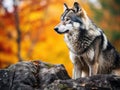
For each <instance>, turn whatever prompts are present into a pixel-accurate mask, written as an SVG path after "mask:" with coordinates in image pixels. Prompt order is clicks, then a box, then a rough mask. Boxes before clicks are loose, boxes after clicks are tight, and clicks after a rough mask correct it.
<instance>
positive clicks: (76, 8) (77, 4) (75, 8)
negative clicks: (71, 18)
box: [73, 2, 81, 13]
mask: <svg viewBox="0 0 120 90" xmlns="http://www.w3.org/2000/svg"><path fill="white" fill-rule="evenodd" d="M73 9H74V10H75V13H77V12H78V11H79V10H80V9H81V7H80V6H79V3H78V2H74V6H73Z"/></svg>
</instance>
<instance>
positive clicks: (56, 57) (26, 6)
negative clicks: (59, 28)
mask: <svg viewBox="0 0 120 90" xmlns="http://www.w3.org/2000/svg"><path fill="white" fill-rule="evenodd" d="M13 1H14V2H15V1H19V2H18V3H17V5H13V11H12V12H9V11H8V10H7V8H5V7H4V5H3V3H2V2H3V0H0V68H5V67H7V66H8V65H10V64H13V63H16V62H18V61H19V58H18V56H19V55H20V58H21V59H22V60H36V59H38V60H42V61H46V62H50V63H53V64H64V65H65V67H66V69H67V70H68V71H69V74H70V75H71V73H72V63H71V61H70V59H69V52H68V48H67V47H66V44H65V42H64V40H63V35H58V34H57V33H56V32H55V31H54V30H53V28H54V26H55V25H56V24H58V23H59V21H60V15H61V14H62V12H63V3H67V4H68V5H69V6H72V4H73V2H74V0H73V2H72V0H60V1H58V0H13ZM78 2H79V3H80V4H81V6H83V7H84V9H85V10H86V11H87V13H88V15H89V16H90V17H92V18H93V19H94V20H96V23H98V24H99V25H101V26H102V27H103V28H105V29H106V28H107V29H108V28H109V25H108V22H107V23H105V21H104V20H101V21H97V19H96V18H94V16H97V15H95V14H94V13H95V10H96V9H95V8H93V7H92V6H91V4H88V3H89V2H87V0H85V1H84V0H81V1H79V0H78ZM14 4H15V3H14ZM90 7H92V9H91V8H90ZM115 8H117V7H115ZM93 9H94V11H93ZM101 10H102V9H101ZM96 11H97V10H96ZM102 11H103V10H102ZM93 12H94V13H93ZM104 12H105V11H104ZM96 13H97V12H96ZM98 13H100V12H98ZM104 14H105V15H104V17H103V18H105V19H106V21H107V20H109V21H110V18H111V16H109V12H108V11H107V12H105V13H104ZM119 15H120V14H119ZM119 15H118V16H117V17H116V20H117V21H118V22H120V16H119ZM16 16H17V17H16ZM17 19H18V20H17ZM113 20H114V19H112V21H113ZM119 24H120V23H119ZM114 25H115V23H114ZM113 27H114V26H111V31H112V30H113V29H114V28H113ZM112 28H113V29H112ZM115 28H116V31H117V32H119V28H120V25H119V26H117V25H115ZM18 29H19V31H20V33H18V31H17V30H18ZM108 35H110V34H108ZM117 35H118V33H117ZM18 36H20V37H19V38H18ZM109 37H110V39H111V36H109ZM118 37H119V35H118ZM19 39H20V43H18V42H19ZM117 40H118V41H119V40H120V39H119V38H117ZM117 40H116V41H117ZM116 41H115V40H114V43H115V44H116ZM119 45H120V44H119ZM19 46H20V48H18V47H19ZM19 49H20V50H19ZM119 50H120V48H119Z"/></svg>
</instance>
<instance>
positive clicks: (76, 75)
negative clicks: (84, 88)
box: [72, 63, 82, 79]
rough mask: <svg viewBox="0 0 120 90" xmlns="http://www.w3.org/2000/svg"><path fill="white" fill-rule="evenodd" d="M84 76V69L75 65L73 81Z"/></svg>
mask: <svg viewBox="0 0 120 90" xmlns="http://www.w3.org/2000/svg"><path fill="white" fill-rule="evenodd" d="M81 75H82V68H81V67H80V66H79V64H78V63H76V64H74V68H73V76H72V78H73V79H77V78H80V77H81Z"/></svg>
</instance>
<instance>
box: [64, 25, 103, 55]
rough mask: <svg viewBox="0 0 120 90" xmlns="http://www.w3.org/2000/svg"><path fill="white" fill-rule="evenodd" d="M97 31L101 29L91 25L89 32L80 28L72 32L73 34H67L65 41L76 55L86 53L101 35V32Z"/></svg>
mask: <svg viewBox="0 0 120 90" xmlns="http://www.w3.org/2000/svg"><path fill="white" fill-rule="evenodd" d="M96 29H99V28H97V27H96V26H95V25H94V24H92V25H89V28H88V30H86V29H81V28H80V30H72V32H69V33H67V34H65V41H66V43H67V46H68V48H69V49H70V51H71V52H73V53H74V54H82V53H84V52H85V51H86V50H87V48H89V46H91V44H92V43H93V42H94V40H95V38H97V36H100V35H101V34H100V32H99V30H96Z"/></svg>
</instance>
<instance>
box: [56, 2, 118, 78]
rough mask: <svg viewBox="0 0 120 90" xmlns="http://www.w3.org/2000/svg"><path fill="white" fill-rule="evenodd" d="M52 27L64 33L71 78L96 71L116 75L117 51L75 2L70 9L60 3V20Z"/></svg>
mask: <svg viewBox="0 0 120 90" xmlns="http://www.w3.org/2000/svg"><path fill="white" fill-rule="evenodd" d="M54 30H55V31H56V32H57V33H59V34H64V39H65V42H66V44H67V46H68V48H69V51H70V59H71V61H72V63H73V65H74V69H73V78H74V79H76V78H80V77H87V76H92V75H96V74H115V75H120V55H119V53H118V52H117V51H116V50H115V48H114V47H113V46H112V45H111V43H110V42H109V40H108V39H107V37H106V35H105V34H104V32H103V31H102V30H101V29H100V28H99V27H97V26H96V25H95V23H93V21H92V20H91V19H90V18H89V17H88V16H87V14H86V12H85V10H84V9H83V8H82V7H81V6H80V5H79V3H77V2H75V3H74V5H73V7H72V8H69V7H68V6H67V5H66V4H64V13H63V14H62V15H61V22H60V23H59V24H58V25H56V26H55V28H54Z"/></svg>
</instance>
